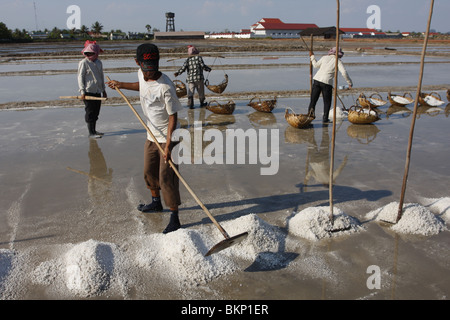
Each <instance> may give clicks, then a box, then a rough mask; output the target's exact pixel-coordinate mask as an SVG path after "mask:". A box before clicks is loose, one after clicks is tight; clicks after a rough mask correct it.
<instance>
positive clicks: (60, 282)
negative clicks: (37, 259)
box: [33, 240, 123, 297]
mask: <svg viewBox="0 0 450 320" xmlns="http://www.w3.org/2000/svg"><path fill="white" fill-rule="evenodd" d="M63 248H64V249H63V250H62V251H63V253H62V254H61V255H59V256H58V257H57V258H55V259H52V260H48V261H44V262H42V263H41V264H40V265H39V266H38V267H37V268H36V269H35V270H34V271H33V282H34V283H36V284H41V285H45V286H51V287H52V289H53V290H54V291H55V292H56V293H57V294H65V293H67V289H69V292H70V293H71V294H74V295H76V296H79V297H91V296H97V295H101V294H102V293H104V292H106V291H107V290H108V289H109V288H110V287H111V286H112V283H113V282H114V281H115V285H121V284H122V283H123V282H122V281H121V280H120V279H119V277H120V274H121V271H120V266H122V265H123V262H122V259H121V257H120V254H119V251H118V248H117V246H116V245H115V244H111V243H104V242H99V241H95V240H88V241H86V242H82V243H79V244H76V245H72V244H70V245H69V244H68V245H64V246H63Z"/></svg>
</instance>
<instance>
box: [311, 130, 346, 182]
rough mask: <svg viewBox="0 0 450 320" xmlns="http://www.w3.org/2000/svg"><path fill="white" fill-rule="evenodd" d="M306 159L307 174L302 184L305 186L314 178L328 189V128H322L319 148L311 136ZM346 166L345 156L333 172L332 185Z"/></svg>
mask: <svg viewBox="0 0 450 320" xmlns="http://www.w3.org/2000/svg"><path fill="white" fill-rule="evenodd" d="M307 159H308V162H309V164H308V166H307V168H306V170H307V173H306V176H305V181H304V183H303V184H304V185H305V186H307V185H308V182H309V180H310V179H311V178H314V179H315V180H316V182H318V183H322V185H324V186H325V187H327V188H328V187H329V185H330V135H329V133H328V126H323V127H322V141H321V142H320V146H319V147H318V146H317V142H316V139H315V138H314V135H312V141H311V142H310V143H309V145H308V154H307ZM346 164H347V156H345V158H344V161H343V162H342V163H341V165H340V166H339V168H337V169H336V170H335V171H334V173H333V183H334V180H335V179H336V178H337V177H338V176H339V174H340V173H341V171H342V169H344V167H345V165H346ZM309 169H311V170H309Z"/></svg>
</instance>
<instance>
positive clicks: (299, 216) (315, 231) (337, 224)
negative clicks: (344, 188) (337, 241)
mask: <svg viewBox="0 0 450 320" xmlns="http://www.w3.org/2000/svg"><path fill="white" fill-rule="evenodd" d="M333 211H334V212H333V216H334V223H332V221H331V220H330V208H329V207H311V208H306V209H304V210H302V211H300V212H297V213H296V214H295V215H294V217H293V218H292V219H291V220H290V221H289V232H290V233H292V234H294V235H296V236H299V237H302V238H305V239H308V240H321V239H323V238H330V237H333V236H339V235H342V234H351V233H355V232H358V231H361V230H362V229H363V227H362V226H361V223H360V222H359V221H358V220H357V219H356V218H353V217H351V216H348V215H347V214H345V213H343V212H342V211H341V210H340V209H338V208H333ZM336 230H337V231H338V232H334V231H336Z"/></svg>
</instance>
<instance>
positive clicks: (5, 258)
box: [0, 249, 15, 299]
mask: <svg viewBox="0 0 450 320" xmlns="http://www.w3.org/2000/svg"><path fill="white" fill-rule="evenodd" d="M14 260H15V253H14V252H13V251H11V250H7V249H0V298H2V299H6V294H5V293H6V291H7V290H6V287H7V285H8V280H9V278H10V276H11V273H12V270H13V268H14Z"/></svg>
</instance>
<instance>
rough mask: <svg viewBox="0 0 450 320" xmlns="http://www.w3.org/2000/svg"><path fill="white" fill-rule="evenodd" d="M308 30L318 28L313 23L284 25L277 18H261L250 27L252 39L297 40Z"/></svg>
mask: <svg viewBox="0 0 450 320" xmlns="http://www.w3.org/2000/svg"><path fill="white" fill-rule="evenodd" d="M308 28H318V26H317V25H315V24H313V23H284V22H283V21H281V20H280V19H277V18H263V19H261V20H259V21H258V22H257V23H255V24H254V25H252V26H251V27H250V31H251V33H252V34H253V37H255V38H256V37H258V38H274V39H292V38H293V39H297V38H300V35H299V33H300V32H301V31H303V30H305V29H308Z"/></svg>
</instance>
